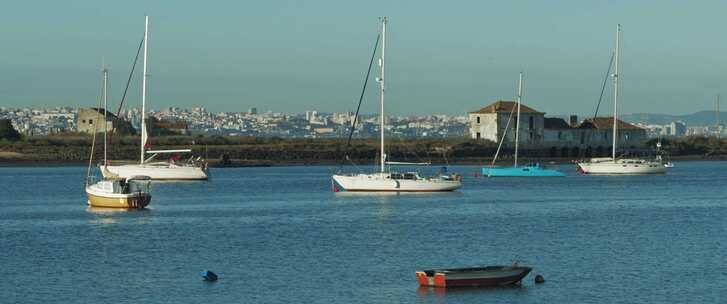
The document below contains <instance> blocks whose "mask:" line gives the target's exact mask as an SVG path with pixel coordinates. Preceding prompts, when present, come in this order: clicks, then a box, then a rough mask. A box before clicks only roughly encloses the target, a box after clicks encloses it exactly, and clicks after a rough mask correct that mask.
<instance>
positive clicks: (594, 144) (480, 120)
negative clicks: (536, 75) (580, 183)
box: [469, 101, 648, 154]
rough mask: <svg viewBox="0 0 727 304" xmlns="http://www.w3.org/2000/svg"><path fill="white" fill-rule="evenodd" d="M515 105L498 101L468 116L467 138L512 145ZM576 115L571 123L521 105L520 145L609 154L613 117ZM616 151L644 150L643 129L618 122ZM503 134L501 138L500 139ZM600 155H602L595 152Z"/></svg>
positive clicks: (611, 141)
mask: <svg viewBox="0 0 727 304" xmlns="http://www.w3.org/2000/svg"><path fill="white" fill-rule="evenodd" d="M516 108H517V103H516V102H514V101H497V102H494V103H492V104H490V105H488V106H486V107H484V108H482V109H479V110H477V111H474V112H470V113H469V133H470V134H469V135H470V138H472V139H475V140H490V141H493V142H500V141H501V140H504V145H506V146H512V145H513V144H514V142H515V124H516V120H517V119H516V117H517V115H516V111H517V109H516ZM577 121H578V118H577V116H575V115H572V116H571V117H570V123H568V122H566V121H565V120H563V119H561V118H547V117H545V113H543V112H539V111H537V110H535V109H533V108H530V107H528V106H525V105H522V104H521V105H520V124H521V125H520V134H519V139H520V141H519V145H520V146H521V147H523V148H525V149H527V148H536V149H537V148H554V149H572V150H579V151H586V150H589V151H593V152H594V153H595V152H597V151H604V152H603V153H605V151H611V146H612V144H613V117H596V118H591V119H586V120H583V121H582V122H580V123H578V122H577ZM617 128H618V138H617V139H618V144H617V145H618V147H619V149H639V148H643V147H644V146H643V145H644V142H645V141H646V140H648V137H647V134H646V130H645V129H643V128H640V127H637V126H635V125H632V124H630V123H627V122H624V121H621V120H619V121H618V124H617ZM503 134H504V137H503ZM598 153H599V154H600V153H601V152H598Z"/></svg>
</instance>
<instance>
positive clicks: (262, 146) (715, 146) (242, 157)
mask: <svg viewBox="0 0 727 304" xmlns="http://www.w3.org/2000/svg"><path fill="white" fill-rule="evenodd" d="M91 140H92V137H91V136H90V135H88V134H80V133H65V134H56V135H52V136H34V137H26V138H21V139H19V140H15V141H9V140H0V162H6V163H12V162H67V163H83V162H85V161H87V160H88V153H89V152H90V149H91ZM150 144H151V149H184V148H188V147H192V149H193V154H194V155H195V156H202V157H204V158H206V159H207V160H209V161H210V163H211V164H212V165H223V166H224V165H227V166H238V165H275V164H338V163H342V162H343V163H345V162H348V161H346V159H345V156H346V155H348V156H349V158H350V159H351V160H352V161H353V162H355V163H356V164H374V163H375V162H376V159H377V157H378V154H379V146H378V145H379V141H378V139H354V140H353V141H352V142H351V146H350V148H348V149H347V148H346V140H345V139H281V138H257V137H237V136H224V137H223V136H161V137H153V138H152V139H151V142H150ZM655 144H656V140H651V141H649V142H648V143H647V145H648V146H649V147H653V146H654V145H655ZM101 145H102V139H101V137H98V138H97V149H96V152H95V153H96V155H95V156H94V159H96V160H100V159H101V158H102V157H103V149H102V148H100V147H101ZM662 145H663V149H664V150H665V151H666V152H667V153H669V154H670V155H672V156H676V157H680V156H691V157H707V158H717V157H722V156H727V140H718V139H717V138H713V137H712V138H707V137H698V136H693V137H686V138H683V139H674V140H662ZM496 149H497V145H496V144H495V143H493V142H488V141H474V140H469V139H464V138H449V139H391V140H388V141H387V153H388V154H389V159H392V160H396V161H409V162H432V163H461V164H464V163H483V162H487V161H489V160H490V159H491V158H492V156H493V155H494V154H495V150H496ZM584 153H590V151H589V152H586V151H580V150H578V149H577V148H558V149H556V148H546V149H527V148H526V149H521V151H520V155H521V157H522V158H524V159H523V161H527V159H525V158H531V159H534V160H560V161H569V160H571V159H574V158H579V157H589V156H599V155H600V154H603V153H610V150H608V151H606V150H603V151H601V152H599V153H600V154H599V155H597V154H595V152H594V154H593V155H582V154H584ZM512 154H513V151H512V149H510V148H503V151H501V152H500V157H499V159H500V160H501V161H502V163H506V162H508V161H509V160H510V159H511V158H512ZM109 158H110V159H111V160H114V161H137V160H138V159H139V137H138V136H114V137H113V138H112V139H111V142H110V144H109Z"/></svg>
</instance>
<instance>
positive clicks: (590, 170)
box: [577, 24, 673, 175]
mask: <svg viewBox="0 0 727 304" xmlns="http://www.w3.org/2000/svg"><path fill="white" fill-rule="evenodd" d="M620 34H621V25H620V24H619V25H617V27H616V52H615V54H616V55H615V65H614V73H613V75H612V77H613V91H614V93H613V136H612V137H613V144H612V152H611V157H599V158H591V159H589V160H586V161H580V162H578V163H577V170H578V171H579V172H581V173H583V174H604V175H611V174H662V173H666V169H667V168H668V167H669V166H673V164H672V165H669V164H667V166H665V164H664V162H663V160H662V158H661V156H660V155H657V156H656V158H654V159H646V158H617V157H616V148H617V146H618V127H617V126H618V124H619V122H618V78H619V52H620V48H619V42H620Z"/></svg>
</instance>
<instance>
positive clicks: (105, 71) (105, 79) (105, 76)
mask: <svg viewBox="0 0 727 304" xmlns="http://www.w3.org/2000/svg"><path fill="white" fill-rule="evenodd" d="M102 66H103V69H102V71H103V165H104V166H106V165H107V164H108V160H107V156H108V152H107V149H106V145H107V143H106V142H107V140H108V137H107V135H106V134H107V133H108V130H107V129H108V123H107V116H106V112H108V110H107V109H108V108H109V107H108V102H107V99H106V95H107V93H106V92H107V91H108V80H109V70H108V69H106V64H103V65H102Z"/></svg>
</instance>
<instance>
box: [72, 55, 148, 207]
mask: <svg viewBox="0 0 727 304" xmlns="http://www.w3.org/2000/svg"><path fill="white" fill-rule="evenodd" d="M107 83H108V70H107V69H106V68H105V67H104V69H103V103H104V107H103V112H104V113H103V114H104V120H103V122H104V133H103V134H104V163H105V162H106V161H107V155H108V150H107V144H106V142H107V133H108V130H107V129H108V128H107V125H108V124H107V123H106V122H107V120H106V118H107V117H106V113H107V110H106V109H108V104H107V99H106V91H107ZM97 125H98V124H96V125H95V126H97ZM97 133H98V132H96V130H94V132H93V142H92V144H91V156H90V157H89V160H88V171H87V172H86V196H87V198H88V205H89V206H91V207H103V208H126V209H129V208H144V207H146V206H147V205H149V202H151V193H150V191H149V190H150V183H151V181H150V180H151V179H150V178H149V177H148V176H130V177H127V178H113V179H106V180H100V181H94V177H93V176H91V165H92V164H93V151H94V148H95V146H96V134H97Z"/></svg>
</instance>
